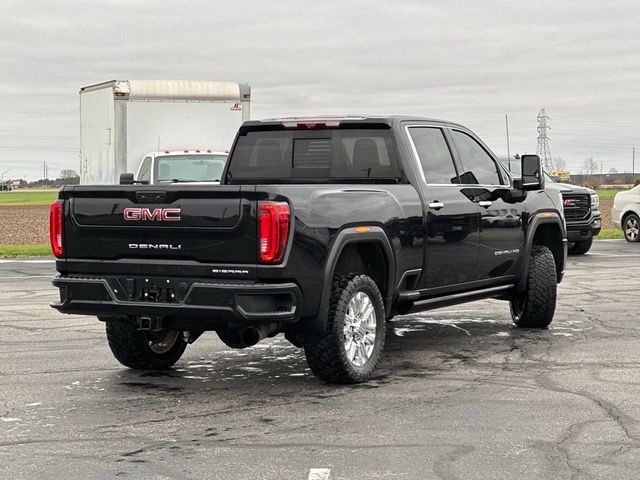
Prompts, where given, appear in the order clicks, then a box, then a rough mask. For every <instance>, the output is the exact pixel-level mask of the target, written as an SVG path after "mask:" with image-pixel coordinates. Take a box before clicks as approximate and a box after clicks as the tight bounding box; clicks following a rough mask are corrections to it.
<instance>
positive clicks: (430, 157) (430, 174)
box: [408, 127, 459, 184]
mask: <svg viewBox="0 0 640 480" xmlns="http://www.w3.org/2000/svg"><path fill="white" fill-rule="evenodd" d="M408 131H409V135H410V137H411V142H412V143H413V146H414V148H415V151H416V154H417V155H418V159H419V160H420V166H421V167H422V172H423V174H424V179H425V182H426V183H430V184H451V183H454V184H455V183H459V181H458V173H457V172H456V168H455V166H454V163H453V157H452V156H451V151H450V150H449V145H448V144H447V141H446V140H445V138H444V133H443V131H442V130H441V129H440V128H436V127H409V129H408Z"/></svg>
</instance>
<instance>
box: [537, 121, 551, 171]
mask: <svg viewBox="0 0 640 480" xmlns="http://www.w3.org/2000/svg"><path fill="white" fill-rule="evenodd" d="M549 130H551V127H550V126H549V115H547V110H546V109H545V108H543V109H541V110H540V113H538V148H537V149H536V153H537V154H538V156H539V157H540V158H541V159H542V164H543V165H544V168H545V170H547V171H549V170H551V169H552V168H553V165H551V152H550V150H549V136H548V134H547V132H548V131H549Z"/></svg>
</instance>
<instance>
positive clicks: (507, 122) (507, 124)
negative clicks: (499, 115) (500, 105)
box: [504, 115, 511, 168]
mask: <svg viewBox="0 0 640 480" xmlns="http://www.w3.org/2000/svg"><path fill="white" fill-rule="evenodd" d="M504 124H505V126H506V127H507V158H508V159H509V165H511V151H510V149H509V115H505V116H504ZM509 168H511V167H509Z"/></svg>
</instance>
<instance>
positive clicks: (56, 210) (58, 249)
mask: <svg viewBox="0 0 640 480" xmlns="http://www.w3.org/2000/svg"><path fill="white" fill-rule="evenodd" d="M49 239H50V240H51V251H52V252H53V254H54V255H55V256H56V257H61V256H62V200H56V201H55V202H53V203H52V204H51V210H50V211H49Z"/></svg>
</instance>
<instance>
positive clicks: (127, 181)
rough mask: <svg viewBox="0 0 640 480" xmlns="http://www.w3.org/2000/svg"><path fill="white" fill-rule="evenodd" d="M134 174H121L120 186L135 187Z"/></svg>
mask: <svg viewBox="0 0 640 480" xmlns="http://www.w3.org/2000/svg"><path fill="white" fill-rule="evenodd" d="M133 184H134V180H133V173H121V174H120V185H133Z"/></svg>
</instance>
